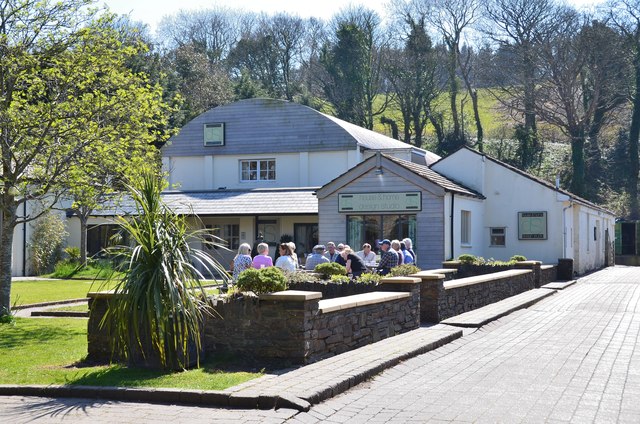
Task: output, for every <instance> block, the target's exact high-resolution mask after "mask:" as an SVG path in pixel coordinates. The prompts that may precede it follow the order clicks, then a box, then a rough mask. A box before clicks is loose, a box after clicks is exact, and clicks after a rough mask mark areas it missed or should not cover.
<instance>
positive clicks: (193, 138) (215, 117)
mask: <svg viewBox="0 0 640 424" xmlns="http://www.w3.org/2000/svg"><path fill="white" fill-rule="evenodd" d="M162 156H163V165H164V168H165V171H166V172H167V173H168V176H169V182H170V184H171V189H170V190H168V191H167V192H166V193H165V194H164V198H165V200H166V201H167V202H168V203H169V204H170V205H171V206H172V207H173V209H174V210H175V211H176V212H178V213H184V214H191V213H194V214H196V215H198V217H199V218H200V221H198V222H196V221H195V220H194V225H202V226H205V227H209V228H211V229H212V230H213V231H215V232H216V233H217V234H218V235H220V236H221V237H222V238H224V239H226V240H227V241H228V243H229V248H230V249H231V251H224V250H222V249H220V250H219V251H216V252H214V253H216V254H217V255H218V258H219V259H220V261H221V262H222V263H223V264H228V263H229V262H230V260H231V258H232V257H233V256H234V254H235V252H234V250H236V249H237V247H238V245H239V244H240V243H243V242H248V243H250V244H252V245H255V243H256V241H257V239H258V237H259V235H262V236H263V238H264V241H266V242H268V243H269V244H270V245H271V246H275V245H276V244H277V243H278V242H279V241H280V238H281V237H282V236H285V235H288V236H290V237H291V238H293V240H294V241H295V243H296V245H297V246H298V250H297V252H298V254H299V255H301V256H302V255H303V254H304V253H308V252H309V251H310V250H311V247H312V246H313V245H314V244H316V243H318V242H320V243H327V242H328V241H334V242H336V243H337V242H347V243H349V244H350V245H352V247H354V248H355V249H359V248H360V245H361V244H362V243H363V242H369V243H371V244H372V245H374V244H375V241H376V240H380V239H383V238H398V239H401V238H403V237H410V238H412V239H413V240H414V247H415V250H416V251H417V256H418V265H419V266H420V267H422V268H428V267H439V266H440V262H441V261H443V260H446V259H450V258H455V257H457V256H459V255H460V254H463V253H471V254H474V255H476V256H482V257H485V258H495V259H501V260H504V259H509V258H510V257H511V256H512V255H514V254H521V255H524V256H526V257H527V258H529V259H537V260H541V261H543V262H545V263H555V262H557V260H558V258H573V259H574V269H575V270H576V271H578V272H580V273H582V272H585V271H588V270H591V269H596V268H599V267H602V266H604V265H605V264H612V263H613V260H612V256H611V255H612V253H611V250H610V249H609V247H610V246H611V245H612V240H611V239H612V238H613V234H614V230H613V226H614V216H613V215H612V214H611V213H610V212H608V211H607V210H605V209H603V208H600V207H598V206H597V205H594V204H592V203H590V202H588V201H586V200H584V199H580V198H578V197H576V196H574V195H572V194H571V193H569V192H567V191H564V190H562V189H559V188H556V187H554V186H553V185H552V184H549V183H547V182H545V181H542V180H539V179H537V178H535V177H533V176H531V175H529V174H526V173H524V172H522V171H519V170H517V169H516V168H513V167H511V166H509V165H506V164H504V163H502V162H499V161H497V160H494V159H492V158H490V157H488V156H485V155H482V154H479V153H477V152H475V151H473V150H470V149H467V148H463V149H461V150H459V151H457V152H456V153H454V154H452V155H450V156H448V157H446V158H444V159H441V158H439V157H438V156H437V155H435V154H433V153H430V152H427V151H425V150H422V149H418V148H415V147H413V146H411V145H409V144H406V143H403V142H400V141H397V140H394V139H391V138H389V137H386V136H384V135H381V134H378V133H375V132H373V131H369V130H366V129H363V128H360V127H357V126H355V125H352V124H350V123H347V122H344V121H341V120H339V119H337V118H334V117H331V116H328V115H325V114H322V113H320V112H318V111H316V110H314V109H311V108H309V107H306V106H302V105H299V104H295V103H289V102H285V101H280V100H270V99H250V100H243V101H239V102H235V103H232V104H228V105H224V106H220V107H217V108H214V109H211V110H209V111H207V112H205V113H203V114H202V115H200V116H198V117H196V118H195V119H193V120H192V121H191V122H189V123H188V124H187V125H185V126H184V128H182V130H181V131H180V133H179V134H178V135H176V136H174V137H173V138H172V139H171V140H170V141H169V142H168V143H167V145H165V146H164V147H163V148H162ZM113 213H114V212H109V211H101V212H96V216H95V217H93V218H91V219H90V222H89V224H90V230H89V236H88V244H89V249H88V250H89V253H90V254H95V253H96V252H97V251H98V250H99V249H100V248H101V247H102V246H103V245H104V243H105V240H106V239H107V236H108V235H109V234H110V233H111V232H112V231H114V227H113V225H112V224H110V219H109V215H110V214H113ZM16 231H17V232H21V231H22V230H21V229H20V228H17V229H16ZM68 231H69V233H70V236H69V240H68V244H69V245H75V246H78V245H79V244H80V231H79V222H78V220H77V218H75V217H72V218H69V220H68ZM16 236H17V237H16V243H18V244H20V242H22V238H21V236H22V235H21V234H16ZM274 251H275V249H274V248H272V249H271V254H272V255H273V254H274ZM22 252H23V249H22V247H21V246H14V272H15V273H16V274H18V275H20V273H21V272H22V267H21V266H20V265H21V264H22V256H21V254H22ZM16 265H17V266H16Z"/></svg>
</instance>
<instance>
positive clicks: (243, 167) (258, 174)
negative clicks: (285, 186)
mask: <svg viewBox="0 0 640 424" xmlns="http://www.w3.org/2000/svg"><path fill="white" fill-rule="evenodd" d="M275 179H276V160H275V159H260V160H242V161H240V180H241V181H275Z"/></svg>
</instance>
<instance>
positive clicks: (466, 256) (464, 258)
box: [458, 253, 478, 264]
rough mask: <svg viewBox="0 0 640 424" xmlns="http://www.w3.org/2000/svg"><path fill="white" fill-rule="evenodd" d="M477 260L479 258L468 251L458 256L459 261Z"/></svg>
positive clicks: (473, 261)
mask: <svg viewBox="0 0 640 424" xmlns="http://www.w3.org/2000/svg"><path fill="white" fill-rule="evenodd" d="M477 260H478V258H476V257H475V256H474V255H471V254H468V253H465V254H462V255H460V256H458V261H460V262H461V263H463V264H473V263H476V262H477Z"/></svg>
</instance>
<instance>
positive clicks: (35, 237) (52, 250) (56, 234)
mask: <svg viewBox="0 0 640 424" xmlns="http://www.w3.org/2000/svg"><path fill="white" fill-rule="evenodd" d="M67 235H68V233H67V231H66V230H65V228H64V221H62V218H60V216H59V215H57V214H54V213H50V212H47V213H45V214H44V215H42V217H41V218H40V219H39V220H38V221H37V222H36V225H35V228H34V230H33V234H32V235H31V242H30V243H29V250H30V251H31V266H32V267H33V272H34V273H35V274H36V275H42V274H45V273H47V272H51V271H53V266H54V265H55V264H56V262H57V261H58V260H60V257H61V256H62V245H63V244H64V239H65V237H67Z"/></svg>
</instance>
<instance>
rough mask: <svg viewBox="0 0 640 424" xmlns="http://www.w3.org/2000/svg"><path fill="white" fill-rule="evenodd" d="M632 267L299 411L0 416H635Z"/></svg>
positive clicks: (24, 407)
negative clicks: (307, 410)
mask: <svg viewBox="0 0 640 424" xmlns="http://www.w3.org/2000/svg"><path fill="white" fill-rule="evenodd" d="M639 335H640V268H628V267H615V268H609V269H606V270H603V271H600V272H598V273H595V274H592V275H591V276H589V277H586V278H583V279H581V280H580V282H579V283H578V284H576V285H574V286H573V287H570V288H568V289H566V290H564V291H562V292H560V293H559V294H556V295H555V296H552V297H550V298H548V299H546V300H544V301H542V302H540V303H538V304H536V305H534V306H533V307H531V308H529V309H527V310H522V311H519V312H516V313H513V314H511V315H509V316H508V317H505V318H503V319H501V320H499V321H496V322H494V323H491V324H489V325H487V326H485V327H483V328H481V329H480V330H479V331H476V332H475V333H472V334H467V335H465V337H463V338H462V339H459V340H457V341H455V342H453V343H450V344H448V345H446V346H444V347H442V348H440V349H437V350H435V351H432V352H430V353H427V354H424V355H421V356H418V357H416V358H414V359H411V360H408V361H406V362H404V363H402V364H400V365H399V366H396V367H394V368H392V369H390V370H388V371H386V372H384V373H382V374H380V375H379V376H378V377H376V378H374V379H372V380H371V381H369V382H367V383H365V384H362V385H360V386H358V387H356V388H354V389H351V390H349V391H348V392H346V393H344V394H343V395H341V396H338V397H336V398H334V399H331V400H329V401H327V402H324V403H322V404H320V405H317V406H315V407H313V408H312V409H311V411H309V412H308V413H303V414H296V412H295V411H292V410H279V411H242V410H221V409H207V408H196V407H185V406H166V405H149V404H135V403H121V402H108V401H95V400H94V401H90V400H78V399H71V400H64V399H61V400H55V399H42V398H24V397H4V398H3V397H0V422H1V423H4V422H10V423H13V422H82V421H84V422H92V423H96V422H110V423H115V422H118V423H120V422H135V423H144V422H152V421H153V422H155V423H160V422H174V423H178V422H190V423H191V422H216V421H218V422H285V421H286V422H288V423H312V422H348V423H357V422H381V423H382V422H398V423H404V422H507V423H517V422H522V423H530V422H550V423H560V422H563V423H564V422H577V423H582V422H585V423H586V422H597V423H600V422H623V423H625V422H628V423H640V344H639V343H638V337H639Z"/></svg>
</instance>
